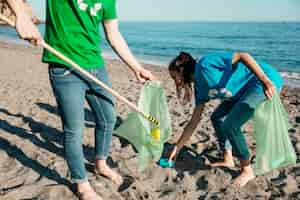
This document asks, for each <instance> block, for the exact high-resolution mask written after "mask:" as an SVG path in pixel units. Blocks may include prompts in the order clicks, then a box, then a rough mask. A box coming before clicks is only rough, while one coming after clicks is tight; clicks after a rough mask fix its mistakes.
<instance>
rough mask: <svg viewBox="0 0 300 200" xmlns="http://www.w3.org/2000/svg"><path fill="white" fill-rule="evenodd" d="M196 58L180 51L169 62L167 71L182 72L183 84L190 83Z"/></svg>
mask: <svg viewBox="0 0 300 200" xmlns="http://www.w3.org/2000/svg"><path fill="white" fill-rule="evenodd" d="M195 65H196V60H195V59H194V58H193V57H192V56H191V54H189V53H186V52H180V53H179V55H178V56H177V57H176V58H175V59H173V60H172V61H171V63H170V64H169V71H177V72H182V74H183V79H184V83H185V84H190V83H191V82H192V81H193V79H192V78H193V75H194V73H195Z"/></svg>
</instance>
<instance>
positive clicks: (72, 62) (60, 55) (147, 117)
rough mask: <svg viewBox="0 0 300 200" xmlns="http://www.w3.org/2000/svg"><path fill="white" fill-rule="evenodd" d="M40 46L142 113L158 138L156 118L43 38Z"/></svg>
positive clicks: (7, 21) (0, 15)
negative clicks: (152, 126)
mask: <svg viewBox="0 0 300 200" xmlns="http://www.w3.org/2000/svg"><path fill="white" fill-rule="evenodd" d="M0 19H1V20H3V21H4V22H6V23H7V24H9V25H10V26H12V27H15V22H13V21H11V20H10V19H8V18H7V17H6V16H4V15H2V14H0ZM41 46H42V47H43V48H45V49H46V50H48V51H49V52H51V53H52V54H54V55H55V56H57V57H58V58H60V59H61V60H63V61H65V62H66V63H68V64H69V65H70V66H72V67H73V68H74V69H75V70H76V71H78V72H80V73H81V74H83V75H84V76H86V77H87V78H89V79H90V80H92V81H94V82H95V83H97V84H98V85H100V86H101V87H102V88H103V89H105V90H107V91H108V92H109V93H111V94H112V95H113V96H114V97H116V98H117V99H119V100H120V101H122V102H123V103H125V104H126V105H127V106H129V107H130V108H131V109H132V110H134V111H135V112H137V113H139V114H140V115H142V116H143V117H144V118H145V119H147V120H149V121H150V122H151V123H152V124H153V125H154V128H153V129H152V130H151V137H152V138H153V139H154V140H156V141H159V140H160V128H159V127H160V122H159V121H158V120H157V119H155V118H154V117H153V116H151V115H149V114H147V113H145V112H144V111H142V110H140V109H139V108H138V107H137V106H136V105H135V104H133V103H131V102H130V101H128V100H127V99H126V98H125V97H123V96H121V95H120V94H119V93H118V92H116V91H115V90H113V89H112V88H110V87H108V86H107V85H106V84H104V83H103V82H101V81H100V80H99V79H97V78H96V77H94V76H93V75H91V74H90V73H89V72H87V71H86V70H84V69H83V68H81V67H80V66H79V65H78V64H76V63H75V62H74V61H72V60H71V59H70V58H67V57H66V56H64V55H63V54H62V53H60V52H58V51H57V50H55V49H54V48H53V47H51V46H50V45H48V44H47V43H46V42H45V41H44V40H43V41H42V43H41Z"/></svg>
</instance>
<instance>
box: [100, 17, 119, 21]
mask: <svg viewBox="0 0 300 200" xmlns="http://www.w3.org/2000/svg"><path fill="white" fill-rule="evenodd" d="M114 19H118V17H107V18H103V21H106V20H114Z"/></svg>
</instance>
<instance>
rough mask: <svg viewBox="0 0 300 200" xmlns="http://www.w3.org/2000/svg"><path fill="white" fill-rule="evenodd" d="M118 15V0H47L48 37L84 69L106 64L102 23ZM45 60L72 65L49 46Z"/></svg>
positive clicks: (53, 45) (57, 48)
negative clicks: (103, 52) (53, 52)
mask: <svg viewBox="0 0 300 200" xmlns="http://www.w3.org/2000/svg"><path fill="white" fill-rule="evenodd" d="M115 18H117V13H116V0H47V15H46V33H45V41H46V42H47V43H48V44H49V45H51V46H52V47H54V48H55V49H56V50H58V51H59V52H61V53H62V54H64V55H65V56H67V57H68V58H70V59H72V60H73V61H74V62H76V63H77V64H79V65H80V66H81V67H83V68H85V69H91V68H98V67H103V66H104V61H103V58H102V55H101V49H100V42H101V36H100V31H99V24H100V23H101V22H102V21H104V20H110V19H115ZM43 62H46V63H58V64H63V65H66V66H69V65H68V64H66V63H65V62H64V61H62V60H61V59H59V58H57V57H56V56H55V55H53V54H52V53H50V52H49V51H47V50H44V55H43Z"/></svg>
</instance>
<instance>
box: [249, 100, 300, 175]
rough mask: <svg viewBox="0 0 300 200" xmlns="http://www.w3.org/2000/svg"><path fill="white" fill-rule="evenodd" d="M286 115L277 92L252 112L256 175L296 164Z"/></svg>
mask: <svg viewBox="0 0 300 200" xmlns="http://www.w3.org/2000/svg"><path fill="white" fill-rule="evenodd" d="M290 127H291V126H290V124H289V122H288V115H287V113H286V111H285V109H284V107H283V105H282V103H281V101H280V97H279V95H278V94H276V95H274V96H273V98H272V100H268V101H265V102H263V103H261V104H260V105H259V106H258V107H257V108H256V111H255V114H254V136H255V139H256V160H255V164H254V171H255V174H256V175H261V174H265V173H267V172H270V171H271V170H273V169H277V168H281V167H285V166H287V165H292V164H296V154H295V151H294V148H293V145H292V143H291V140H290V137H289V132H288V130H289V128H290Z"/></svg>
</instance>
